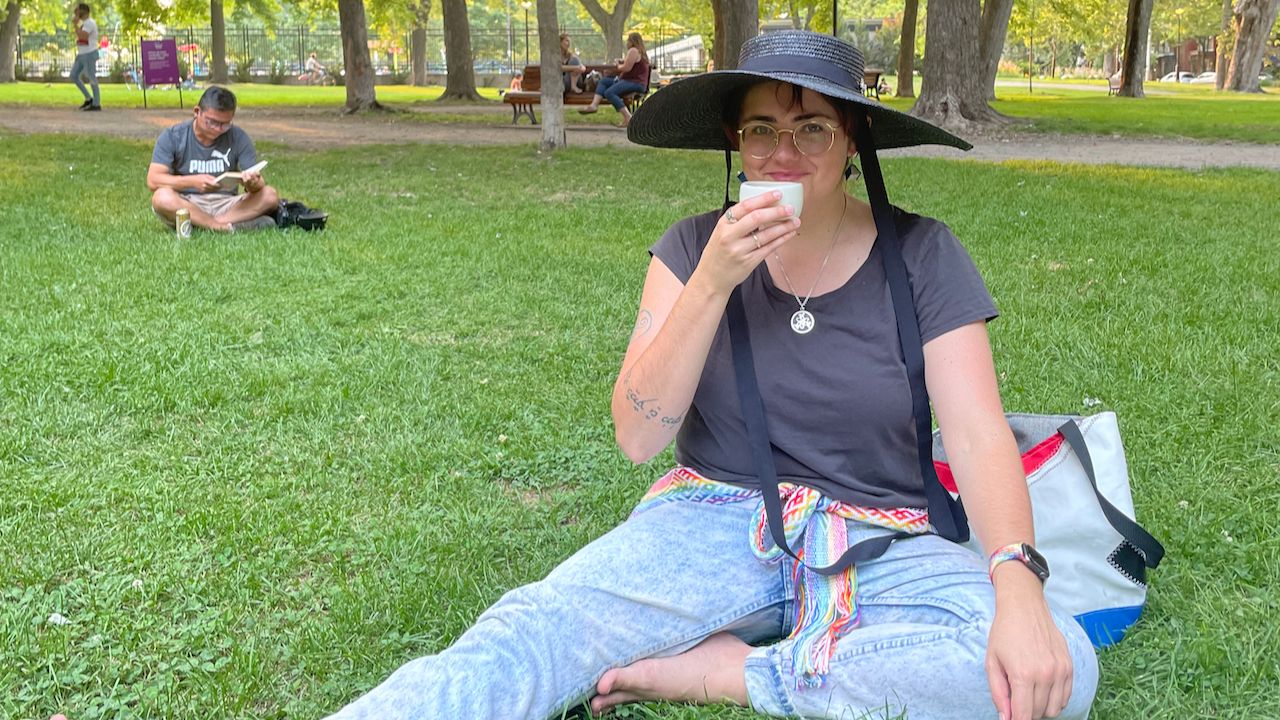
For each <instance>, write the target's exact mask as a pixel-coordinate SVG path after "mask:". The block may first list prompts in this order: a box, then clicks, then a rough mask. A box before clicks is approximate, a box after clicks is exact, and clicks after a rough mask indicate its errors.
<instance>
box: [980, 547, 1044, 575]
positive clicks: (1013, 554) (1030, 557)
mask: <svg viewBox="0 0 1280 720" xmlns="http://www.w3.org/2000/svg"><path fill="white" fill-rule="evenodd" d="M1010 560H1017V561H1018V562H1020V563H1022V564H1023V565H1025V566H1026V568H1027V569H1028V570H1030V571H1031V572H1033V573H1035V575H1036V577H1038V578H1040V582H1044V581H1045V580H1047V579H1048V578H1049V568H1048V563H1046V562H1044V560H1043V558H1042V557H1039V553H1037V552H1036V551H1035V549H1034V548H1032V547H1031V546H1030V545H1028V544H1026V543H1011V544H1009V545H1005V546H1003V547H999V548H996V549H995V551H994V552H992V553H991V557H990V558H989V559H988V560H987V577H989V578H991V580H992V582H994V581H995V572H996V567H998V566H999V565H1000V564H1002V563H1005V562H1008V561H1010Z"/></svg>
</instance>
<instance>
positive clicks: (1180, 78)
mask: <svg viewBox="0 0 1280 720" xmlns="http://www.w3.org/2000/svg"><path fill="white" fill-rule="evenodd" d="M1195 79H1196V76H1195V75H1194V74H1193V73H1189V72H1187V71H1186V70H1183V71H1181V72H1171V73H1169V74H1168V75H1165V76H1164V77H1162V78H1160V82H1184V83H1189V82H1191V81H1193V80H1195Z"/></svg>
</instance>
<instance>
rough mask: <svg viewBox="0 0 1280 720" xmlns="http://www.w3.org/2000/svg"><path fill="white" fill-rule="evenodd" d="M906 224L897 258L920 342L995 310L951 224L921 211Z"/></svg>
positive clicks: (993, 313)
mask: <svg viewBox="0 0 1280 720" xmlns="http://www.w3.org/2000/svg"><path fill="white" fill-rule="evenodd" d="M908 228H909V229H907V231H906V232H905V233H903V242H902V246H903V260H904V261H905V262H906V263H907V271H908V273H910V275H911V289H912V293H913V294H914V296H915V304H916V316H917V318H918V319H919V322H920V339H921V341H922V342H926V343H927V342H929V341H930V340H933V339H934V338H936V337H938V336H940V335H943V334H946V333H948V332H950V331H952V330H955V329H956V328H958V327H962V326H964V325H968V324H970V323H974V322H978V321H984V322H985V321H990V320H994V319H995V318H996V317H998V316H999V315H1000V313H999V312H998V311H997V310H996V304H995V300H993V299H992V297H991V293H989V292H988V291H987V286H986V283H984V282H983V281H982V275H981V274H980V273H979V272H978V268H977V266H976V265H974V263H973V258H971V257H969V253H968V252H967V251H966V250H965V249H964V246H963V245H961V244H960V241H959V240H958V239H957V238H956V236H955V234H954V233H952V232H951V228H949V227H947V226H946V225H944V224H943V223H941V222H938V221H937V220H932V219H929V218H922V217H916V218H913V219H912V220H911V221H909V224H908Z"/></svg>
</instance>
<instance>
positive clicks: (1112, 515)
mask: <svg viewBox="0 0 1280 720" xmlns="http://www.w3.org/2000/svg"><path fill="white" fill-rule="evenodd" d="M1058 432H1059V433H1061V434H1062V437H1064V438H1066V440H1067V444H1068V445H1070V446H1071V450H1072V451H1073V452H1075V454H1076V459H1078V460H1079V461H1080V465H1082V466H1083V467H1084V474H1085V475H1087V476H1088V477H1089V484H1090V485H1092V486H1093V494H1094V495H1095V496H1096V497H1097V498H1098V505H1099V506H1100V507H1101V508H1102V514H1103V515H1105V516H1106V518H1107V522H1109V523H1111V527H1113V528H1115V530H1116V532H1118V533H1120V535H1121V536H1122V537H1123V538H1124V539H1125V542H1127V543H1129V544H1130V545H1132V546H1133V547H1134V548H1135V549H1136V550H1137V551H1138V554H1140V555H1141V556H1142V562H1143V563H1144V564H1145V565H1146V566H1147V567H1149V568H1151V569H1152V570H1154V569H1155V568H1156V567H1158V566H1159V565H1160V561H1161V560H1163V559H1164V546H1163V545H1161V544H1160V541H1159V540H1156V539H1155V537H1154V536H1152V534H1151V533H1149V532H1147V531H1146V530H1145V529H1143V527H1142V526H1141V525H1139V524H1138V523H1136V522H1134V521H1133V520H1130V519H1129V517H1128V516H1127V515H1125V514H1124V513H1122V512H1120V510H1119V509H1117V508H1116V506H1115V505H1112V504H1111V501H1110V500H1108V499H1106V498H1105V497H1103V495H1102V492H1101V491H1099V490H1098V478H1097V476H1096V475H1095V474H1094V472H1093V458H1092V457H1091V456H1090V455H1089V446H1088V445H1087V444H1085V441H1084V434H1083V433H1081V432H1080V426H1079V425H1076V421H1075V420H1068V421H1066V422H1064V423H1062V426H1061V427H1059V428H1058Z"/></svg>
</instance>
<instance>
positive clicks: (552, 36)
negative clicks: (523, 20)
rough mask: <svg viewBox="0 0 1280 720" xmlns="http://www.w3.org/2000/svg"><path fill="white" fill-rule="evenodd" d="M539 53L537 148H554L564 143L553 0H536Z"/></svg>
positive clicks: (558, 34) (546, 149)
mask: <svg viewBox="0 0 1280 720" xmlns="http://www.w3.org/2000/svg"><path fill="white" fill-rule="evenodd" d="M538 57H539V59H540V62H539V63H538V64H539V65H541V66H542V77H543V81H542V142H540V143H538V149H539V150H540V151H542V152H554V151H556V150H559V149H560V148H562V147H564V146H565V138H564V84H563V83H561V82H560V21H559V20H558V19H556V0H538Z"/></svg>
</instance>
